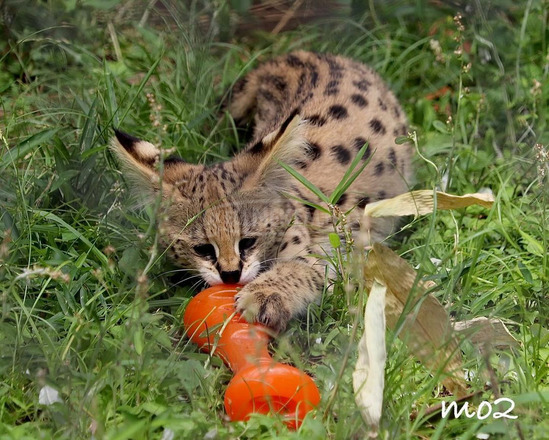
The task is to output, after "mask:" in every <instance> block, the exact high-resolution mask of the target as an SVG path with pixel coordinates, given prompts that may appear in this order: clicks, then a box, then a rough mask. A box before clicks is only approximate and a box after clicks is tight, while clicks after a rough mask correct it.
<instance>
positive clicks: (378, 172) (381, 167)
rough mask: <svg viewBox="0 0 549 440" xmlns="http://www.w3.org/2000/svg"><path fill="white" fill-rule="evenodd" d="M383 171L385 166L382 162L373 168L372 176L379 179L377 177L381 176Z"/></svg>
mask: <svg viewBox="0 0 549 440" xmlns="http://www.w3.org/2000/svg"><path fill="white" fill-rule="evenodd" d="M384 170H385V166H384V165H383V162H378V163H377V164H376V168H375V170H374V174H375V175H376V176H378V177H379V176H381V175H382V174H383V171H384Z"/></svg>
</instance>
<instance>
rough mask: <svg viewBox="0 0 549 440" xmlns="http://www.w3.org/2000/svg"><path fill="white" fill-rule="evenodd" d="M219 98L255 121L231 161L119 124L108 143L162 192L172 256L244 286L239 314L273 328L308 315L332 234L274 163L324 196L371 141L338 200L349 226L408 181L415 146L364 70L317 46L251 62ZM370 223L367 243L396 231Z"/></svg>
mask: <svg viewBox="0 0 549 440" xmlns="http://www.w3.org/2000/svg"><path fill="white" fill-rule="evenodd" d="M225 106H226V108H227V109H228V111H229V112H230V114H231V115H232V117H233V118H234V119H235V120H236V122H237V123H242V122H245V121H246V119H249V118H251V117H253V123H254V133H253V140H252V141H251V142H250V143H249V144H248V145H247V147H246V148H244V149H243V150H242V151H241V152H239V153H238V154H237V155H236V156H235V157H234V158H232V159H231V160H228V161H226V162H221V163H216V164H213V165H195V164H190V163H186V162H184V161H183V160H182V159H180V158H177V157H167V158H164V157H163V155H162V154H161V151H160V150H159V149H158V148H157V147H155V146H154V145H152V144H150V143H149V142H146V141H143V140H139V139H136V138H134V137H132V136H129V135H127V134H124V133H122V132H119V131H117V132H116V140H115V141H114V143H113V148H114V151H115V152H116V154H117V155H118V157H119V158H120V160H121V163H122V165H123V169H124V170H125V173H126V174H127V175H129V176H130V177H131V178H132V179H133V181H134V182H136V183H138V184H139V188H140V191H141V192H143V191H144V192H147V193H149V194H151V195H158V196H160V197H161V198H162V206H163V212H162V215H161V218H160V219H159V222H160V228H161V229H160V231H161V232H160V233H161V236H162V239H163V244H164V246H166V247H167V249H168V253H169V255H170V256H171V257H172V258H173V260H174V261H175V262H176V263H177V264H179V265H181V266H183V267H186V268H189V269H194V270H195V271H197V272H198V273H200V275H201V276H202V277H203V279H204V280H205V281H206V282H207V283H208V284H210V285H214V284H219V283H240V284H243V285H244V287H242V289H241V290H240V291H239V293H238V295H237V296H236V298H235V300H236V310H237V311H238V312H240V313H242V314H243V315H244V317H246V319H248V320H250V321H259V322H260V323H262V324H264V325H266V326H268V327H270V328H271V329H273V330H274V331H282V330H284V329H285V328H286V326H287V324H288V322H289V320H290V319H291V318H292V317H295V316H297V315H300V314H302V313H303V312H304V311H306V309H307V306H308V304H309V303H311V302H313V301H317V300H318V299H319V296H320V294H321V292H322V290H323V287H324V286H323V284H324V280H325V266H326V264H325V262H324V260H323V259H322V258H319V255H323V254H324V255H325V253H326V252H327V251H329V249H330V245H329V243H328V240H327V238H328V233H329V232H331V231H333V229H332V219H331V218H330V216H329V215H327V214H326V213H324V212H321V211H319V210H315V209H314V208H312V207H311V206H309V205H306V204H302V203H300V202H298V201H296V198H299V199H301V200H306V201H309V202H311V203H312V204H321V203H322V202H321V201H320V200H318V199H317V197H316V196H314V195H313V194H312V193H311V192H310V191H309V190H307V189H306V188H305V187H304V186H303V185H302V184H301V183H299V181H297V180H296V179H295V178H293V177H292V176H291V175H290V174H289V173H288V172H287V171H285V170H284V169H283V168H282V167H281V166H280V162H283V163H286V164H288V165H290V166H291V167H293V168H294V169H296V170H297V171H298V172H300V173H301V174H302V175H303V176H305V177H306V178H307V179H308V180H309V181H310V182H312V183H313V184H315V185H316V186H317V187H318V188H320V189H321V190H322V191H323V192H324V193H325V194H330V193H331V192H332V191H333V189H334V188H335V187H336V185H337V184H338V183H339V182H340V180H341V179H342V177H343V175H344V173H345V171H346V170H347V169H348V167H349V164H350V163H351V161H352V159H353V158H354V156H355V155H356V154H357V152H358V151H359V150H360V149H361V148H362V147H363V146H364V145H366V144H367V145H368V147H367V151H366V154H365V155H364V157H363V160H366V161H368V164H367V166H366V168H365V169H364V171H363V172H362V174H361V175H360V176H359V177H358V178H357V179H356V180H355V181H354V183H353V184H352V185H351V186H350V187H349V189H348V190H347V191H346V193H345V194H344V195H343V196H342V197H341V199H340V200H339V201H338V207H339V208H340V209H341V210H342V211H343V212H347V211H350V212H349V213H348V214H347V221H348V224H349V225H350V226H351V227H352V228H354V229H357V228H358V227H359V223H358V221H359V219H360V217H361V212H362V208H364V206H365V205H366V204H367V203H370V202H373V201H376V200H380V199H384V198H388V197H392V196H395V195H397V194H400V193H402V192H405V191H406V190H407V188H408V185H407V182H408V180H409V179H410V176H411V157H412V150H411V147H410V146H409V145H397V144H396V143H395V138H396V137H397V136H401V135H406V133H407V121H406V117H405V115H404V112H403V111H402V108H401V107H400V105H399V103H398V101H397V99H396V98H395V97H394V95H393V94H392V93H391V91H390V90H389V89H388V88H387V86H386V85H385V84H384V83H383V81H382V79H381V78H380V77H379V76H378V75H377V74H376V73H375V72H374V71H373V70H372V69H370V68H369V67H367V66H365V65H363V64H360V63H358V62H355V61H353V60H350V59H347V58H344V57H341V56H335V55H329V54H320V53H309V52H295V53H291V54H289V55H286V56H282V57H279V58H275V59H273V60H271V61H268V62H266V63H265V64H263V65H261V66H259V67H258V68H257V69H256V70H254V71H252V72H250V73H249V74H248V75H247V76H245V77H244V78H243V79H241V80H240V81H239V82H237V83H236V84H235V86H234V87H233V88H232V90H231V91H230V93H229V98H228V99H227V100H226V102H225ZM393 226H394V225H393V221H392V220H391V219H389V218H384V219H377V220H374V221H373V223H372V224H371V225H369V227H370V228H371V231H372V239H374V240H380V239H383V238H384V237H386V236H387V234H389V233H390V232H391V231H392V229H393Z"/></svg>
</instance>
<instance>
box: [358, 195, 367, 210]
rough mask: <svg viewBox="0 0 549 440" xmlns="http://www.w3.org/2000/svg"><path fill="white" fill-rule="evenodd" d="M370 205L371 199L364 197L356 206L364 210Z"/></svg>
mask: <svg viewBox="0 0 549 440" xmlns="http://www.w3.org/2000/svg"><path fill="white" fill-rule="evenodd" d="M368 203H370V197H362V198H360V199H359V200H358V203H357V204H356V206H358V207H359V208H362V209H364V208H365V207H366V205H367V204H368Z"/></svg>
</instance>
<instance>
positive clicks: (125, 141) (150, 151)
mask: <svg viewBox="0 0 549 440" xmlns="http://www.w3.org/2000/svg"><path fill="white" fill-rule="evenodd" d="M115 134H116V137H115V138H114V139H113V141H112V143H111V149H112V151H113V152H114V153H115V155H116V156H117V157H118V160H119V162H120V164H121V168H122V171H123V173H124V175H125V177H127V178H128V179H129V180H130V181H131V182H132V183H133V184H135V185H136V189H137V190H138V191H140V192H142V191H144V193H143V195H149V194H150V193H153V194H156V193H158V192H159V191H162V194H163V195H167V194H173V193H175V192H176V191H175V189H176V185H175V184H176V183H177V182H178V180H180V179H181V177H182V176H183V175H184V174H185V171H186V168H187V167H191V165H189V164H186V163H185V162H184V161H183V159H180V158H178V157H168V158H165V159H163V160H162V157H161V152H160V150H159V149H158V148H157V147H156V146H154V145H153V144H151V143H150V142H147V141H143V140H141V139H138V138H136V137H134V136H131V135H129V134H127V133H124V132H122V131H120V130H115ZM161 162H162V163H161Z"/></svg>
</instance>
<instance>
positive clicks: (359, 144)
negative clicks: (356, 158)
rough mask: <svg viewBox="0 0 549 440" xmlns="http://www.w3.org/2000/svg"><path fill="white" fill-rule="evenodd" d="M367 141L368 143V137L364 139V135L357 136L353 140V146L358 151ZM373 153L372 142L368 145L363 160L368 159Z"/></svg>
mask: <svg viewBox="0 0 549 440" xmlns="http://www.w3.org/2000/svg"><path fill="white" fill-rule="evenodd" d="M367 143H368V141H366V139H364V138H363V137H357V138H355V140H354V141H353V146H354V147H355V148H356V151H357V152H358V151H360V150H361V149H362V147H363V146H364V145H366V144H367ZM371 154H372V152H371V148H370V144H368V147H366V151H365V153H364V156H362V160H366V159H368V158H369V157H370V155H371Z"/></svg>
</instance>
